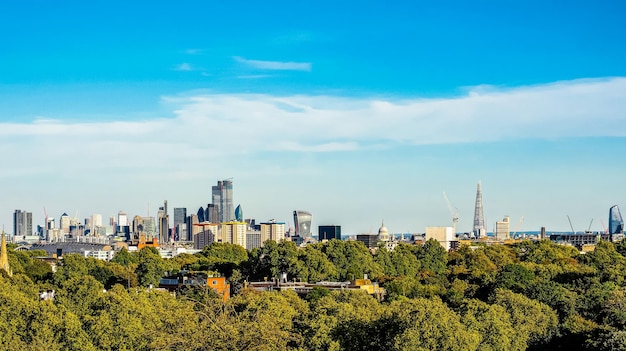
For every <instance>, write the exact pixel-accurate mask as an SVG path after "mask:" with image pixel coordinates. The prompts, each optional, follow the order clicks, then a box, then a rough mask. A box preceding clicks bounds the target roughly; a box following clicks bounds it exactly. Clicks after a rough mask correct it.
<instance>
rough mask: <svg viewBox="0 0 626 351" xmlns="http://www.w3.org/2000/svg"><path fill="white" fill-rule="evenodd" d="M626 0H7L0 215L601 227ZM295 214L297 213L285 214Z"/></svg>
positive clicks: (621, 84) (620, 80) (623, 95)
mask: <svg viewBox="0 0 626 351" xmlns="http://www.w3.org/2000/svg"><path fill="white" fill-rule="evenodd" d="M624 13H626V4H625V3H624V2H620V1H605V2H600V3H590V2H589V3H587V2H552V3H545V2H540V1H525V2H522V3H518V4H511V3H506V4H504V3H499V2H489V1H487V2H478V3H476V2H471V3H467V2H461V1H458V2H457V1H448V2H441V3H437V4H415V3H413V2H408V1H406V2H397V3H395V4H382V3H377V2H363V1H360V2H342V3H339V4H338V3H335V2H319V1H317V2H297V3H294V2H271V3H269V4H268V3H260V2H244V3H236V4H235V3H232V4H231V3H224V2H220V3H215V2H200V1H191V2H185V3H184V4H176V5H175V4H173V3H171V2H160V1H151V2H143V1H137V2H133V3H130V4H129V3H126V2H121V1H110V2H107V3H106V5H95V4H93V3H84V2H78V1H60V2H39V1H24V2H19V3H3V4H1V5H0V31H2V32H3V33H5V35H4V36H3V39H2V49H1V50H0V150H1V152H2V158H1V160H2V162H1V164H0V165H1V168H0V184H2V185H1V186H0V196H2V201H0V225H4V226H5V229H6V230H10V228H11V224H12V214H13V211H14V210H15V209H22V210H25V211H29V212H32V213H33V225H37V224H39V225H42V224H43V222H44V213H43V208H44V207H45V208H46V210H47V212H48V214H49V215H50V216H52V217H58V216H60V215H61V214H62V213H63V212H67V213H68V214H69V215H70V216H74V215H76V214H78V218H79V219H80V220H82V219H83V218H85V217H88V216H89V215H91V214H92V213H101V214H102V215H103V217H104V218H107V217H108V216H110V215H114V214H116V213H117V212H118V211H124V212H126V213H128V214H129V215H130V216H132V215H135V214H139V215H145V214H146V213H147V212H148V211H149V212H150V214H152V215H154V214H155V213H156V211H157V208H158V206H161V204H162V203H163V200H168V203H169V204H170V207H171V208H174V207H187V208H188V210H189V211H190V212H193V211H194V210H196V209H197V208H198V207H200V206H206V205H207V203H209V202H210V199H211V186H212V185H214V184H215V182H216V181H217V180H219V179H226V178H231V177H232V178H233V183H234V190H233V193H234V202H235V204H241V206H242V207H243V211H244V216H245V217H252V218H256V219H258V220H268V219H271V218H275V219H277V220H281V221H285V222H287V223H291V222H292V217H291V215H292V211H293V210H295V209H302V210H307V211H310V212H312V213H313V226H314V228H317V226H318V225H322V224H339V225H341V226H342V232H343V233H345V234H357V233H368V232H375V231H376V230H377V228H378V227H379V226H380V224H381V221H382V220H384V221H385V225H386V226H387V227H388V228H389V231H390V232H392V233H407V232H412V233H417V232H423V230H424V227H425V226H431V225H432V226H442V225H450V224H451V215H450V213H449V211H448V207H447V205H446V202H445V200H444V198H443V196H442V192H444V191H445V192H446V193H447V195H448V197H449V198H450V200H451V201H452V203H453V204H454V205H455V206H456V207H457V208H458V209H459V212H460V220H459V223H458V226H457V229H458V231H470V230H471V229H472V219H473V211H474V199H475V194H476V184H477V182H478V181H481V183H482V189H483V200H484V211H485V219H486V222H487V227H488V230H491V227H492V225H493V223H495V221H497V220H501V219H502V217H503V216H505V215H509V216H510V217H511V221H512V223H513V225H512V227H513V228H514V227H516V226H517V223H518V220H519V219H520V217H521V216H524V222H523V223H522V225H521V228H520V230H521V231H531V230H532V231H536V230H539V228H540V227H542V226H544V227H546V228H547V229H548V230H552V231H566V230H569V223H568V220H567V216H568V215H569V216H570V218H571V219H572V222H573V225H574V227H575V229H576V230H585V229H587V226H588V225H589V223H590V220H591V219H592V218H593V219H594V222H593V227H592V228H591V229H592V230H602V228H601V224H602V221H604V224H605V225H606V224H607V223H606V222H607V217H608V209H609V207H610V206H612V205H615V204H617V205H621V206H622V207H623V206H626V187H624V185H623V184H624V175H625V174H626V163H625V162H624V158H623V155H624V154H625V153H626V128H624V127H623V125H624V123H625V122H626V46H625V45H624V44H623V43H624V38H625V37H626V22H625V21H624V20H623V18H624ZM291 224H292V225H293V223H291Z"/></svg>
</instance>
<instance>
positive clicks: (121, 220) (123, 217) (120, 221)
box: [117, 211, 129, 227]
mask: <svg viewBox="0 0 626 351" xmlns="http://www.w3.org/2000/svg"><path fill="white" fill-rule="evenodd" d="M117 225H118V226H120V227H124V226H127V225H129V223H128V215H127V214H126V212H124V211H119V212H118V213H117Z"/></svg>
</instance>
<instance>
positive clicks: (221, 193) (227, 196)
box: [209, 179, 235, 223]
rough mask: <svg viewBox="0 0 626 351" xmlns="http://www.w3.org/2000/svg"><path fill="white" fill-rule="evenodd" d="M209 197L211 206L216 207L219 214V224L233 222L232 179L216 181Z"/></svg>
mask: <svg viewBox="0 0 626 351" xmlns="http://www.w3.org/2000/svg"><path fill="white" fill-rule="evenodd" d="M211 195H212V200H213V201H212V202H213V205H214V206H216V207H217V211H218V213H219V222H220V223H221V222H231V221H234V220H235V209H234V208H233V181H232V179H225V180H218V181H217V185H215V186H213V187H211ZM209 215H210V214H209ZM210 219H211V218H210Z"/></svg>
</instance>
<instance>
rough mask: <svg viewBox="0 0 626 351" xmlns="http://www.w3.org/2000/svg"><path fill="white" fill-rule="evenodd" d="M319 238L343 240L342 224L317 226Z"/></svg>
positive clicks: (320, 239)
mask: <svg viewBox="0 0 626 351" xmlns="http://www.w3.org/2000/svg"><path fill="white" fill-rule="evenodd" d="M317 233H318V235H317V238H318V240H319V241H322V240H331V239H337V240H341V226H340V225H320V226H318V227H317Z"/></svg>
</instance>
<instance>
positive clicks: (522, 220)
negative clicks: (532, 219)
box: [513, 216, 524, 238]
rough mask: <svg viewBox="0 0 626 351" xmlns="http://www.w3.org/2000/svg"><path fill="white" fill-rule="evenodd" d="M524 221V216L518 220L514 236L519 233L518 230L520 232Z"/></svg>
mask: <svg viewBox="0 0 626 351" xmlns="http://www.w3.org/2000/svg"><path fill="white" fill-rule="evenodd" d="M522 222H524V216H522V217H521V218H520V219H519V222H517V227H515V231H514V232H513V237H514V238H515V235H516V234H517V232H519V229H520V228H521V227H522Z"/></svg>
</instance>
